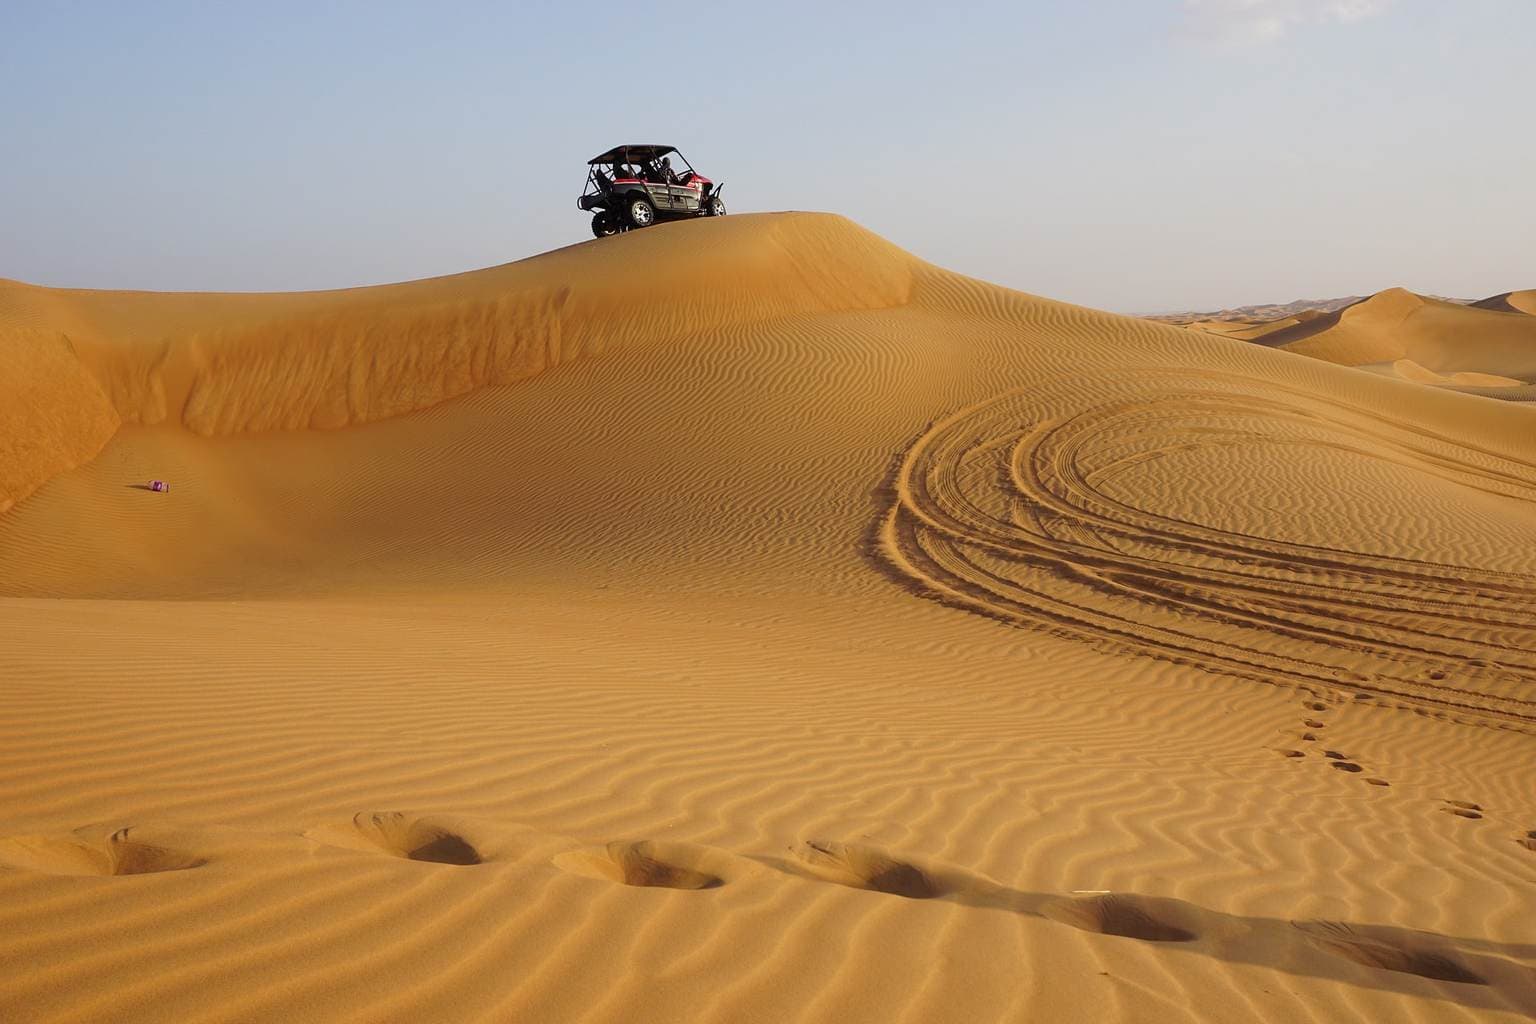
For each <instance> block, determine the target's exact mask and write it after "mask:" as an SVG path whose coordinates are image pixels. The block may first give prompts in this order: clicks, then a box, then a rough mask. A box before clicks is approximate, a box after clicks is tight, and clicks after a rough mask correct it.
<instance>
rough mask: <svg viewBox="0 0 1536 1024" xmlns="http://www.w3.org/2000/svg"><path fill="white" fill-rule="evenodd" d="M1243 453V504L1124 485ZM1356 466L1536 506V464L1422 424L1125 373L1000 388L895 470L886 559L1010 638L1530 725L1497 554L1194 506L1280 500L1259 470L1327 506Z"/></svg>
mask: <svg viewBox="0 0 1536 1024" xmlns="http://www.w3.org/2000/svg"><path fill="white" fill-rule="evenodd" d="M1231 449H1244V450H1247V451H1246V452H1245V453H1244V456H1243V457H1244V459H1248V460H1250V461H1251V462H1252V463H1254V464H1255V465H1256V466H1258V467H1259V468H1258V469H1257V470H1256V471H1255V474H1256V477H1259V478H1256V479H1247V480H1244V479H1233V480H1230V481H1221V484H1222V485H1223V488H1222V489H1223V490H1224V491H1225V490H1226V488H1230V493H1221V494H1216V495H1211V494H1209V493H1207V494H1205V495H1203V496H1193V497H1192V496H1191V495H1189V494H1179V493H1173V492H1174V491H1175V490H1177V488H1178V486H1179V485H1178V483H1177V482H1176V481H1177V480H1178V479H1179V474H1178V473H1176V472H1170V473H1169V474H1168V477H1167V479H1168V481H1171V482H1172V483H1171V484H1170V486H1157V487H1144V488H1142V489H1140V490H1137V489H1134V488H1132V489H1130V490H1128V489H1127V488H1126V487H1125V486H1123V481H1122V486H1119V487H1116V486H1115V481H1116V479H1117V478H1120V477H1124V476H1125V475H1126V474H1128V473H1136V472H1145V471H1147V470H1148V468H1149V464H1150V463H1154V462H1156V461H1157V460H1161V459H1165V458H1174V459H1180V460H1188V459H1190V458H1200V457H1204V456H1209V457H1211V458H1212V459H1223V458H1224V459H1225V461H1223V462H1222V463H1221V464H1222V465H1239V464H1243V463H1242V462H1241V461H1239V460H1234V459H1231V458H1228V457H1227V456H1230V455H1231V454H1232V453H1231V451H1230V450H1231ZM1362 458H1363V459H1366V460H1370V461H1371V463H1372V464H1373V465H1380V464H1383V463H1384V464H1385V465H1384V466H1380V468H1382V469H1383V470H1384V471H1386V472H1389V473H1399V474H1401V473H1407V474H1409V475H1410V476H1411V477H1414V478H1418V477H1421V476H1423V477H1429V478H1432V479H1430V480H1429V481H1428V482H1429V483H1431V484H1433V485H1434V486H1437V487H1441V488H1445V487H1446V486H1449V487H1451V488H1452V489H1453V490H1457V489H1460V488H1466V489H1470V492H1473V493H1472V495H1471V496H1472V497H1473V498H1474V499H1475V500H1477V501H1479V502H1481V503H1482V507H1492V508H1495V509H1503V510H1512V511H1514V512H1518V513H1519V514H1521V515H1528V514H1529V509H1530V506H1531V503H1533V502H1536V466H1533V465H1532V464H1530V463H1526V462H1520V461H1515V460H1512V459H1510V458H1508V457H1505V456H1501V455H1499V454H1496V453H1492V452H1487V451H1480V450H1474V449H1470V448H1467V447H1464V446H1462V445H1459V444H1457V443H1456V442H1454V441H1452V440H1450V439H1448V438H1444V437H1440V436H1436V435H1434V434H1432V433H1429V432H1426V431H1424V430H1422V429H1420V428H1418V427H1416V426H1415V425H1414V424H1411V423H1407V422H1395V421H1392V420H1390V419H1385V418H1383V417H1382V416H1380V415H1377V414H1375V413H1371V414H1367V413H1365V412H1363V411H1361V410H1357V409H1354V408H1351V407H1349V406H1347V405H1344V404H1342V403H1338V402H1333V401H1329V400H1325V399H1320V398H1318V397H1316V396H1315V395H1311V394H1307V393H1304V392H1302V391H1299V390H1292V389H1287V388H1284V387H1281V386H1279V385H1277V384H1275V383H1274V382H1269V381H1265V382H1259V381H1255V380H1248V379H1246V378H1242V377H1237V376H1232V375H1227V374H1216V373H1205V372H1199V371H1189V372H1178V373H1170V372H1149V373H1142V374H1138V373H1126V374H1123V375H1121V376H1119V377H1118V378H1117V379H1115V380H1105V379H1102V378H1100V379H1096V380H1091V381H1090V380H1058V381H1054V382H1050V383H1046V384H1043V385H1040V386H1036V387H1030V388H1027V389H1023V390H1020V391H1017V392H1011V393H1007V394H1003V395H999V396H997V397H995V398H992V399H990V400H988V401H985V402H982V403H980V404H978V405H974V406H972V407H969V408H966V409H964V410H962V411H960V412H958V413H956V414H954V415H953V416H951V417H949V418H948V419H945V420H943V421H941V422H938V423H936V424H934V425H933V426H931V427H930V428H929V429H928V430H927V431H926V432H925V433H924V434H923V435H922V436H921V437H920V438H919V439H918V440H917V441H916V442H915V443H914V444H913V445H912V447H911V448H910V450H909V451H908V452H907V454H906V456H905V458H904V460H903V461H902V462H901V464H900V467H899V469H898V470H897V471H896V476H895V480H894V486H893V487H892V489H891V494H890V497H891V500H892V507H891V509H890V511H889V514H888V516H887V518H886V520H885V522H884V525H883V529H882V532H881V537H880V547H881V553H882V554H883V556H884V558H885V560H886V561H887V562H888V564H889V565H890V566H892V567H893V568H894V569H895V570H896V572H897V573H898V574H899V576H900V577H901V578H902V579H903V580H905V581H906V582H908V583H910V584H912V585H913V586H914V588H915V589H918V590H920V591H921V592H923V593H926V594H928V595H930V596H937V597H939V598H940V599H942V600H945V601H947V602H950V603H953V604H958V605H960V606H963V607H966V608H968V609H970V610H973V611H977V612H981V613H983V614H986V615H989V616H993V617H996V618H998V619H1001V620H1003V621H1006V622H1010V623H1014V624H1017V625H1021V626H1026V627H1030V628H1039V629H1045V630H1049V631H1052V632H1054V633H1057V634H1061V635H1067V636H1072V637H1075V638H1078V639H1083V640H1088V641H1093V642H1097V643H1101V644H1106V645H1111V646H1114V647H1117V648H1120V649H1124V650H1129V651H1131V652H1135V653H1139V654H1144V655H1151V656H1154V657H1159V658H1165V659H1172V660H1175V661H1178V662H1181V663H1187V664H1194V665H1199V666H1201V667H1205V668H1208V669H1211V670H1215V671H1220V672H1223V673H1228V674H1237V675H1241V676H1245V677H1250V678H1257V679H1262V680H1265V681H1278V682H1289V683H1301V684H1303V685H1305V684H1325V685H1327V686H1330V687H1346V688H1351V689H1354V690H1356V691H1366V692H1369V693H1374V694H1376V695H1378V696H1380V697H1383V698H1387V699H1389V700H1401V701H1406V702H1409V703H1411V704H1413V705H1414V706H1416V707H1418V708H1420V709H1440V710H1444V711H1451V712H1455V713H1456V714H1457V715H1458V717H1469V716H1470V717H1472V718H1473V719H1475V720H1478V721H1482V722H1485V723H1488V724H1495V725H1501V726H1505V727H1514V728H1519V729H1522V730H1528V729H1529V728H1531V727H1532V726H1536V701H1533V700H1532V699H1531V697H1532V696H1533V695H1536V689H1533V686H1532V684H1533V683H1536V580H1533V579H1532V577H1531V576H1530V575H1529V574H1527V573H1521V572H1512V571H1502V570H1500V569H1497V568H1493V567H1489V566H1479V565H1476V564H1466V563H1476V562H1478V561H1483V562H1489V561H1495V559H1494V558H1491V557H1488V556H1487V555H1486V554H1483V553H1482V552H1483V548H1481V547H1479V546H1478V545H1477V544H1475V543H1469V544H1467V545H1466V546H1465V550H1458V555H1462V554H1464V553H1465V551H1471V552H1472V553H1473V557H1458V559H1457V562H1458V563H1460V564H1449V563H1445V562H1438V561H1434V560H1427V559H1424V558H1418V557H1414V558H1409V557H1401V556H1398V555H1394V554H1383V553H1366V552H1362V551H1358V550H1349V549H1346V548H1344V547H1331V546H1324V545H1319V544H1316V543H1298V542H1296V541H1294V540H1292V539H1290V538H1289V537H1286V538H1285V539H1277V538H1276V537H1266V536H1256V535H1252V534H1249V533H1243V532H1234V531H1232V530H1230V529H1224V528H1220V527H1218V526H1215V525H1211V524H1210V523H1207V522H1201V521H1198V520H1199V519H1200V518H1201V517H1200V516H1197V515H1194V514H1191V512H1190V511H1189V510H1190V509H1191V508H1193V507H1198V506H1200V505H1201V504H1202V502H1203V503H1204V506H1205V507H1211V506H1212V505H1219V504H1220V503H1221V502H1223V501H1229V500H1231V501H1256V500H1266V499H1274V498H1275V495H1276V494H1277V493H1279V492H1280V491H1281V489H1282V485H1281V484H1279V483H1277V482H1276V481H1275V480H1272V479H1271V480H1265V479H1262V476H1263V474H1264V472H1265V470H1264V468H1263V467H1265V466H1266V465H1273V466H1275V467H1277V471H1278V468H1281V467H1284V466H1286V465H1289V466H1291V467H1292V468H1291V471H1290V472H1291V473H1292V477H1291V479H1293V480H1294V479H1295V473H1296V472H1297V470H1295V468H1294V467H1296V466H1305V467H1306V469H1305V470H1303V471H1301V472H1302V473H1304V474H1305V475H1304V476H1303V477H1302V479H1305V480H1307V481H1308V483H1309V485H1310V486H1315V487H1316V494H1315V495H1305V494H1302V495H1299V496H1298V495H1295V494H1294V493H1290V494H1287V495H1283V497H1289V498H1290V499H1291V500H1293V501H1294V500H1298V499H1299V500H1300V501H1301V506H1300V507H1301V508H1303V509H1305V508H1307V507H1308V506H1309V505H1310V506H1312V507H1316V508H1323V507H1326V503H1327V502H1328V501H1329V493H1330V489H1331V487H1333V486H1334V485H1335V484H1337V483H1339V482H1340V479H1341V478H1342V477H1343V476H1344V475H1345V474H1347V473H1348V472H1349V468H1348V467H1350V466H1359V465H1361V463H1360V459H1362ZM1266 459H1268V460H1270V461H1269V462H1268V463H1266V461H1265V460H1266ZM1180 464H1181V465H1183V464H1186V463H1184V462H1181V463H1180ZM1209 485H1210V481H1209V480H1202V481H1195V482H1191V484H1190V485H1189V486H1193V487H1204V488H1207V490H1208V489H1209ZM1266 488H1268V492H1269V493H1267V494H1266V493H1265V489H1266ZM1458 493H1459V492H1458ZM1367 514H1369V513H1367ZM1204 518H1207V519H1210V518H1213V517H1210V516H1207V517H1204ZM1273 532H1275V533H1277V534H1279V535H1281V536H1284V534H1283V531H1279V530H1277V531H1273Z"/></svg>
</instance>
